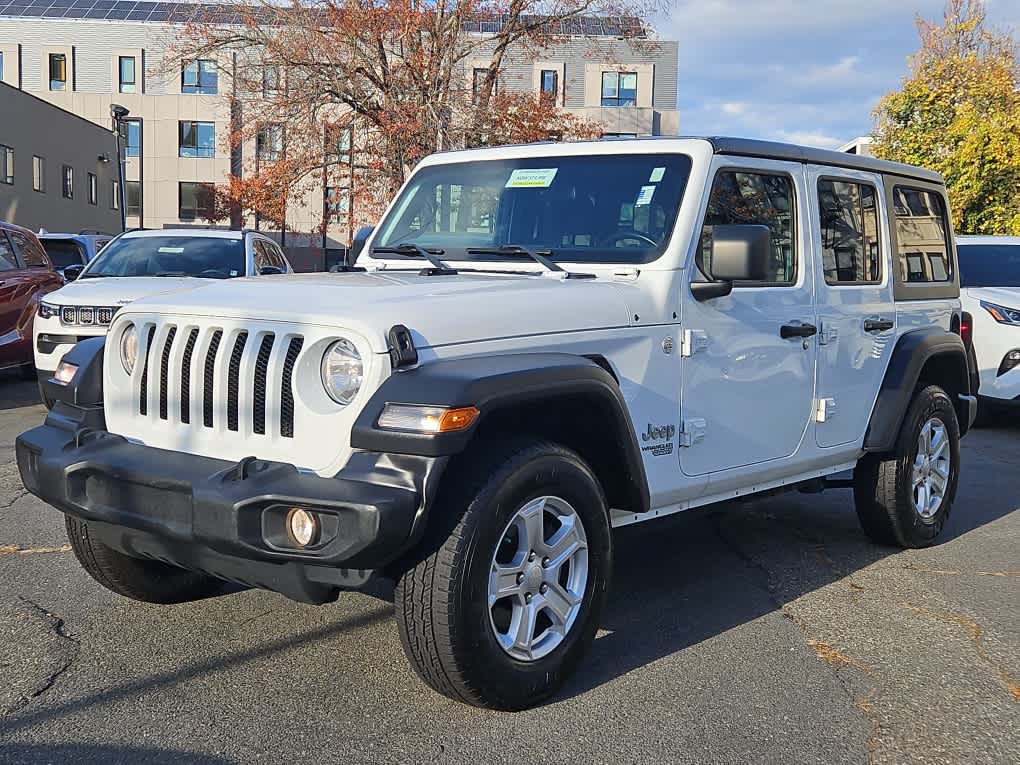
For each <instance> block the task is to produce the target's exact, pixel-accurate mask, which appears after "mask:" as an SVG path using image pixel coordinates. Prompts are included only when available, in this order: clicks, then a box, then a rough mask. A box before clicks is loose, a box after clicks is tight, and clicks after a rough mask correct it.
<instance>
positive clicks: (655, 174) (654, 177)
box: [648, 167, 666, 183]
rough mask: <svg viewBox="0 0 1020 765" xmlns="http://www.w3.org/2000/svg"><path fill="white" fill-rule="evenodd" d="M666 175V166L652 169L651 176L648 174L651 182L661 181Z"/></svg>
mask: <svg viewBox="0 0 1020 765" xmlns="http://www.w3.org/2000/svg"><path fill="white" fill-rule="evenodd" d="M665 175H666V168H664V167H657V168H655V169H654V170H652V174H651V175H650V176H648V182H649V183H658V182H659V181H661V180H662V178H663V176H665Z"/></svg>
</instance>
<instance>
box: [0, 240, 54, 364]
mask: <svg viewBox="0 0 1020 765" xmlns="http://www.w3.org/2000/svg"><path fill="white" fill-rule="evenodd" d="M61 284H63V279H61V278H60V275H59V274H57V272H56V271H55V270H53V264H52V263H51V262H50V259H49V258H48V257H47V256H46V252H45V251H44V250H43V248H42V245H41V244H39V240H38V239H37V238H36V236H35V234H33V233H32V232H31V231H29V230H28V229H26V228H22V227H21V226H15V225H14V224H12V223H4V222H3V221H0V369H9V368H11V367H20V368H21V369H22V371H23V373H24V374H25V375H26V376H27V377H28V378H29V379H31V378H32V376H33V367H32V324H33V319H34V317H35V313H36V307H37V306H38V305H39V303H40V301H41V299H42V296H43V295H45V294H47V293H49V292H53V291H54V290H56V289H59V288H60V285H61Z"/></svg>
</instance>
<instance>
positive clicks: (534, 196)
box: [17, 138, 976, 709]
mask: <svg viewBox="0 0 1020 765" xmlns="http://www.w3.org/2000/svg"><path fill="white" fill-rule="evenodd" d="M361 244H364V249H360V253H361V254H360V264H359V265H350V264H349V265H348V266H347V267H346V269H344V270H345V271H346V272H345V273H329V274H316V275H305V276H295V277H292V278H289V279H286V280H280V281H274V282H272V283H271V284H270V283H267V282H259V281H258V280H240V281H236V282H229V283H220V284H215V285H212V286H210V287H207V288H205V289H201V290H193V291H189V292H176V293H171V294H164V295H159V296H154V297H152V298H148V299H145V300H139V301H137V302H135V303H132V304H131V305H130V306H127V307H126V308H124V309H123V310H122V311H121V312H120V313H118V315H117V317H116V318H115V319H114V322H113V325H112V326H111V329H110V335H109V338H108V340H107V342H106V345H105V348H104V345H103V343H102V341H100V340H91V341H86V342H83V343H81V344H79V345H78V346H77V347H76V348H75V349H74V350H73V351H71V352H70V353H69V354H67V356H65V358H64V363H63V364H62V365H61V368H60V369H59V370H58V372H57V375H56V378H57V379H56V380H54V381H53V382H52V383H49V384H48V388H49V389H50V390H51V391H52V395H53V396H54V397H56V398H58V399H59V403H58V404H57V406H56V408H55V409H54V411H53V413H52V414H51V415H50V417H49V419H48V420H47V422H46V424H45V425H43V426H41V427H39V428H36V429H34V430H31V431H28V432H26V433H24V434H22V435H21V436H20V437H19V439H18V441H17V457H18V465H19V467H20V469H21V475H22V479H23V480H24V483H25V486H26V487H27V488H28V489H29V490H30V491H31V492H33V493H35V494H37V495H38V496H40V497H42V498H43V499H44V500H46V501H47V502H49V503H51V504H52V505H54V506H55V507H56V508H57V509H59V510H60V511H62V512H63V513H65V515H66V522H67V529H68V533H69V538H70V541H71V545H72V547H73V548H74V550H75V552H76V554H77V556H78V559H79V560H80V561H81V562H82V564H83V566H84V568H85V569H86V570H87V571H88V572H89V573H90V574H91V575H92V576H93V577H95V578H96V579H97V580H98V581H99V582H101V583H102V584H103V585H104V586H106V587H108V588H110V589H111V590H113V591H115V592H118V593H120V594H122V595H125V596H127V597H131V598H135V599H139V600H146V601H153V602H161V603H166V602H179V601H184V600H190V599H194V598H199V597H203V596H206V595H208V594H210V593H213V592H218V591H220V588H221V584H220V582H221V581H222V580H230V581H234V582H241V583H244V584H245V585H248V586H253V587H264V588H268V589H271V590H275V591H277V592H281V593H284V594H285V595H288V596H289V597H291V598H295V599H297V600H300V601H304V602H308V603H326V602H330V601H332V600H334V599H335V598H336V597H337V595H338V593H339V592H341V591H342V590H350V589H372V590H375V591H378V589H379V587H380V586H381V585H384V584H386V583H391V584H393V585H395V590H394V593H393V596H394V598H395V601H396V615H397V622H398V624H399V629H400V636H401V640H402V642H403V645H404V648H405V651H406V653H407V655H408V657H409V659H410V660H411V663H412V664H413V666H414V667H415V668H416V670H417V671H418V673H419V674H420V675H421V677H422V678H423V679H424V680H425V681H426V682H427V683H428V684H429V685H431V686H432V687H433V688H435V689H436V690H438V691H440V692H441V693H444V694H447V695H448V696H450V697H452V698H455V699H460V700H463V701H466V702H469V703H472V704H478V705H483V706H489V707H495V708H500V709H519V708H522V707H527V706H530V705H533V704H536V703H538V702H540V701H541V700H543V699H545V698H547V697H549V696H550V695H551V694H552V693H553V692H554V691H555V690H556V688H557V687H559V685H560V684H561V683H562V682H563V680H564V679H565V678H566V677H567V676H568V675H569V674H570V672H571V671H573V669H574V668H575V666H576V665H577V663H578V661H579V660H580V658H581V656H582V654H583V653H584V650H585V649H586V648H587V647H588V646H589V645H590V643H591V642H592V640H593V638H594V635H595V631H596V629H597V627H598V625H599V621H600V618H601V615H602V609H603V606H604V604H605V600H606V592H607V590H608V587H609V583H610V575H611V572H612V560H613V542H612V539H613V537H612V533H611V531H612V528H613V527H616V526H623V525H626V524H632V523H640V522H645V521H654V520H655V519H657V518H661V517H663V516H666V515H669V514H671V513H677V512H680V511H683V510H687V509H688V508H692V507H698V506H701V505H707V504H710V503H715V502H721V501H724V500H729V499H732V498H734V497H739V496H743V495H749V494H754V493H758V492H764V491H774V490H778V489H781V488H809V489H813V490H818V489H821V488H824V487H826V486H830V487H846V488H850V487H852V488H853V495H854V501H855V504H856V508H857V512H858V514H859V516H860V519H861V522H862V525H863V527H864V530H865V532H866V533H867V534H868V535H869V536H870V537H871V538H873V539H874V540H876V541H877V542H879V543H881V544H890V545H901V546H906V547H921V546H925V545H929V544H931V543H932V542H933V541H934V540H935V539H936V538H937V537H938V535H939V533H940V531H941V530H942V528H943V525H944V524H945V522H946V518H947V516H948V514H949V512H950V509H951V507H952V504H953V498H954V495H955V492H956V486H957V478H958V475H959V470H960V449H959V443H960V436H961V435H962V434H963V433H965V432H966V431H967V429H968V428H969V427H970V425H971V422H972V420H973V416H974V412H975V408H976V400H975V399H974V397H973V396H972V395H971V392H970V380H969V373H968V364H967V351H966V347H965V345H964V341H963V340H962V338H961V336H960V331H959V330H960V326H961V319H962V314H961V310H960V298H959V284H958V277H957V270H956V257H955V251H954V245H953V238H952V231H951V227H950V222H949V216H948V213H947V205H946V197H945V188H944V186H943V184H942V181H941V179H940V177H939V176H938V175H936V174H934V173H931V172H927V171H925V170H920V169H918V168H913V167H907V166H904V165H896V164H890V163H885V162H879V161H877V160H873V159H867V158H863V157H858V156H853V155H848V154H840V153H836V152H829V151H818V150H813V149H806V148H802V147H796V146H787V145H781V144H772V143H762V142H757V141H745V140H737V139H722V138H713V139H681V138H661V139H647V140H630V141H626V140H624V141H612V142H592V143H572V144H560V143H547V144H537V145H526V146H508V147H503V148H496V149H484V150H472V151H462V152H454V153H447V154H439V155H435V156H432V157H429V158H427V159H426V160H424V161H423V162H422V163H421V164H420V165H419V167H418V168H417V169H416V170H415V171H414V173H413V174H412V175H411V177H410V179H409V180H408V182H407V184H406V185H405V186H404V188H403V189H402V190H401V191H400V193H399V194H398V195H397V197H396V199H395V200H394V201H393V203H392V204H391V205H390V208H389V210H388V211H387V212H386V213H385V215H384V217H383V219H382V222H381V223H380V225H379V227H378V228H377V229H376V231H375V233H374V234H371V235H370V236H369V237H368V240H367V242H363V241H361V240H359V246H360V245H361ZM353 249H355V250H359V248H353ZM62 383H63V384H62ZM847 470H853V476H854V477H853V480H852V481H848V480H845V479H839V478H838V477H837V476H838V474H839V473H842V472H844V471H847ZM636 595H637V596H640V593H636Z"/></svg>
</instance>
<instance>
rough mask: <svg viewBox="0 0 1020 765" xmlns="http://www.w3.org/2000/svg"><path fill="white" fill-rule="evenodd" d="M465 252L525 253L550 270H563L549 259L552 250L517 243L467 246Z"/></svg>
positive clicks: (491, 253)
mask: <svg viewBox="0 0 1020 765" xmlns="http://www.w3.org/2000/svg"><path fill="white" fill-rule="evenodd" d="M465 252H467V254H468V255H526V256H527V257H529V258H531V259H532V260H533V261H535V262H536V263H538V264H540V265H542V266H544V267H545V268H547V269H548V270H550V271H562V270H563V269H562V268H560V267H559V266H558V265H556V264H555V263H553V262H552V261H551V260H549V256H550V255H552V250H542V251H539V250H529V249H528V248H526V247H521V246H520V245H519V244H505V245H503V246H501V247H468V248H467V249H466V250H465Z"/></svg>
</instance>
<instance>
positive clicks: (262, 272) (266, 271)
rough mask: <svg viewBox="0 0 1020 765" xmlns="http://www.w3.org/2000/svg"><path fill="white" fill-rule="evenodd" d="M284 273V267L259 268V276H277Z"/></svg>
mask: <svg viewBox="0 0 1020 765" xmlns="http://www.w3.org/2000/svg"><path fill="white" fill-rule="evenodd" d="M282 273H283V269H282V268H279V267H278V266H262V268H260V269H259V276H277V275H279V274H282Z"/></svg>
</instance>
